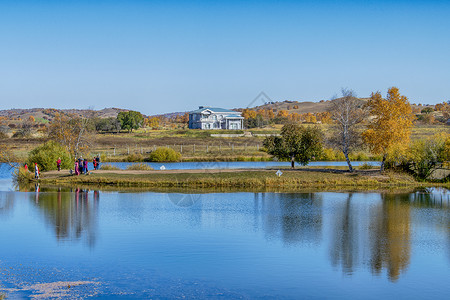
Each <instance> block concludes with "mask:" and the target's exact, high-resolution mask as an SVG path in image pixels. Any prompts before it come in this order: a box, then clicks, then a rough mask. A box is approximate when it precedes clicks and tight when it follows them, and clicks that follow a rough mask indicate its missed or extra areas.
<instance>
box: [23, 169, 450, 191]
mask: <svg viewBox="0 0 450 300" xmlns="http://www.w3.org/2000/svg"><path fill="white" fill-rule="evenodd" d="M275 173H276V170H168V171H167V170H166V171H139V170H110V171H97V172H92V173H91V174H90V175H80V176H72V175H69V174H68V172H67V171H62V172H55V171H52V172H47V173H43V174H42V176H41V179H40V180H39V182H40V184H41V185H43V186H45V185H47V186H73V187H74V186H91V187H102V186H103V187H108V186H109V187H142V188H173V189H177V188H182V189H217V188H234V189H275V190H280V191H298V190H303V189H308V188H314V189H316V188H317V189H323V190H336V189H359V188H363V189H369V190H370V189H385V188H387V189H389V188H401V187H411V188H412V187H428V186H445V187H450V183H445V184H436V183H424V182H417V181H416V180H415V179H414V178H412V177H411V176H409V175H406V174H403V173H394V172H385V173H383V174H380V173H379V172H377V171H375V170H370V171H358V172H356V173H348V172H345V171H343V170H332V169H321V170H315V169H301V170H300V169H299V170H283V175H282V176H280V177H278V176H277V175H276V174H275ZM26 180H28V182H31V183H32V182H34V179H29V178H27V179H25V180H24V181H26Z"/></svg>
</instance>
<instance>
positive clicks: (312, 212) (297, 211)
mask: <svg viewBox="0 0 450 300" xmlns="http://www.w3.org/2000/svg"><path fill="white" fill-rule="evenodd" d="M257 195H261V197H258V196H257ZM255 202H260V203H261V205H260V204H257V203H255V208H256V207H261V209H262V210H263V211H264V212H265V213H264V214H263V215H262V218H263V220H262V223H263V224H262V225H263V228H264V232H265V233H266V237H268V238H281V239H282V241H283V242H284V243H285V244H287V245H294V244H298V243H302V244H305V243H306V244H318V243H319V242H320V240H321V236H322V195H321V194H318V193H307V194H298V193H295V194H293V193H292V194H290V193H280V194H277V193H271V194H255ZM255 213H256V214H259V212H258V211H256V210H255Z"/></svg>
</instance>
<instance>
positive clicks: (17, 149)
mask: <svg viewBox="0 0 450 300" xmlns="http://www.w3.org/2000/svg"><path fill="white" fill-rule="evenodd" d="M320 127H321V128H322V129H323V130H324V132H325V133H327V132H329V125H326V124H322V125H320ZM280 128H281V125H280V126H276V127H275V128H270V129H251V130H248V131H249V132H252V133H253V134H277V133H279V132H280ZM445 130H448V128H447V127H445V126H444V125H432V126H424V125H423V126H416V127H414V128H413V133H412V139H413V140H420V139H423V138H426V137H429V136H431V135H433V134H435V133H438V132H441V131H445ZM213 133H241V132H235V131H232V132H227V131H220V130H208V131H205V130H144V129H140V130H137V131H135V132H133V133H119V134H93V135H92V137H91V138H90V141H91V145H90V147H89V149H88V151H87V153H84V156H86V157H91V156H93V155H96V154H101V156H102V159H103V161H140V160H144V159H145V158H147V157H148V153H149V152H151V151H153V150H155V149H156V148H158V147H170V148H172V149H174V150H176V151H178V152H180V153H181V154H182V157H183V158H182V159H183V161H265V160H271V159H272V158H271V156H270V155H268V154H267V153H265V152H263V151H261V150H262V142H263V140H264V137H262V136H245V137H232V138H225V137H212V136H211V134H213ZM46 141H47V138H45V137H27V138H4V139H2V140H1V141H0V143H1V144H5V145H7V146H9V147H11V149H12V151H13V152H14V154H15V156H16V157H17V158H18V159H19V160H24V159H25V158H26V156H27V154H28V152H29V150H30V149H33V148H35V147H37V146H39V145H41V144H43V143H44V142H46ZM327 156H328V157H330V155H329V154H328V155H327ZM331 156H332V155H331ZM351 159H352V160H374V159H375V160H377V159H378V158H377V157H374V156H372V155H370V153H368V152H366V151H365V150H364V149H361V150H360V152H358V153H353V156H352V158H351ZM324 160H342V156H340V157H336V158H335V159H333V158H332V157H330V158H329V159H324Z"/></svg>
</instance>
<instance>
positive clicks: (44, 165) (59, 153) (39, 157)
mask: <svg viewBox="0 0 450 300" xmlns="http://www.w3.org/2000/svg"><path fill="white" fill-rule="evenodd" d="M58 158H61V168H62V169H70V168H72V166H73V164H72V163H73V159H72V156H71V155H70V154H69V152H68V151H67V150H66V149H65V148H64V147H63V146H61V145H60V144H58V143H56V142H53V141H50V142H47V143H45V144H43V145H41V146H39V147H37V148H34V149H33V150H31V152H30V153H29V154H28V158H27V163H28V167H29V168H30V169H34V164H35V163H37V164H38V166H39V169H40V171H48V170H56V161H57V160H58Z"/></svg>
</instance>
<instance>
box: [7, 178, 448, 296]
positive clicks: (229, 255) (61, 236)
mask: <svg viewBox="0 0 450 300" xmlns="http://www.w3.org/2000/svg"><path fill="white" fill-rule="evenodd" d="M5 172H6V171H5ZM0 237H1V247H0V273H1V274H2V275H1V277H0V295H1V294H2V293H3V294H6V295H7V296H8V298H11V299H16V298H27V297H30V296H36V295H45V296H46V297H52V296H53V297H63V298H68V299H80V298H90V297H92V298H94V299H116V298H117V299H143V298H152V299H178V298H191V299H192V298H196V299H302V298H308V299H324V298H327V299H329V298H331V299H354V298H356V299H358V298H364V299H380V298H388V299H389V298H391V299H392V298H398V299H404V298H408V299H424V298H427V299H428V298H433V299H447V298H448V295H449V294H450V286H449V284H448V279H449V278H450V191H448V190H444V189H426V190H416V191H391V192H367V193H361V192H357V193H352V192H315V193H306V192H305V193H251V192H229V193H207V194H205V193H186V194H183V193H156V192H142V193H130V192H126V191H123V192H108V191H98V190H87V189H77V188H73V189H68V188H52V189H46V188H42V187H39V186H36V187H35V191H34V192H33V191H32V192H19V191H12V190H5V189H4V190H3V191H1V192H0ZM44 298H45V297H44Z"/></svg>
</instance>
